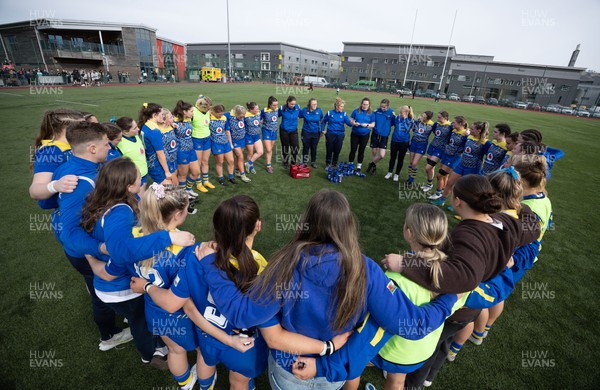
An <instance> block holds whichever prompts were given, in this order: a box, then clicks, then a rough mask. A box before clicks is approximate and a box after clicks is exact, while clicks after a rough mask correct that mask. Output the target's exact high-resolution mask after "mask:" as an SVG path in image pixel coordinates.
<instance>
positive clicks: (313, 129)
mask: <svg viewBox="0 0 600 390" xmlns="http://www.w3.org/2000/svg"><path fill="white" fill-rule="evenodd" d="M300 118H302V119H303V123H302V163H303V164H308V162H309V155H308V153H309V152H310V165H311V166H312V167H313V168H316V167H317V146H318V145H319V140H320V139H321V137H322V136H323V133H322V131H321V122H322V121H323V110H321V108H320V107H319V106H318V102H317V99H315V98H311V99H309V100H308V104H307V105H306V107H304V108H303V109H302V110H301V111H300Z"/></svg>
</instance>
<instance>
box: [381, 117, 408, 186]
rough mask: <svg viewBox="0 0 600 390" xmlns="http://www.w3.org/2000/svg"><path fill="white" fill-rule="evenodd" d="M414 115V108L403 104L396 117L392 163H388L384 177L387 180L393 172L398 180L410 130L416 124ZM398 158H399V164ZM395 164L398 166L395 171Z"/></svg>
mask: <svg viewBox="0 0 600 390" xmlns="http://www.w3.org/2000/svg"><path fill="white" fill-rule="evenodd" d="M413 116H414V114H413V110H412V108H411V107H410V106H402V107H401V108H400V115H398V116H397V117H395V118H394V133H393V134H392V143H391V151H390V163H389V165H388V173H387V174H386V175H385V176H384V177H383V178H384V179H386V180H388V179H389V178H390V177H392V172H393V175H394V179H393V180H394V181H396V182H397V181H398V178H399V175H400V170H402V165H403V164H404V156H406V152H407V151H408V144H409V142H410V132H411V130H412V128H413V126H414V124H415V121H414V119H413ZM396 159H397V160H398V163H397V164H396ZM394 166H396V170H395V171H394Z"/></svg>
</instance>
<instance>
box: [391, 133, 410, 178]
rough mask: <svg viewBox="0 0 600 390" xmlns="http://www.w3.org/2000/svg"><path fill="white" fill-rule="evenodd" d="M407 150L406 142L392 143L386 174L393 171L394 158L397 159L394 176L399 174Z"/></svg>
mask: <svg viewBox="0 0 600 390" xmlns="http://www.w3.org/2000/svg"><path fill="white" fill-rule="evenodd" d="M407 150H408V142H394V141H392V150H391V152H390V166H389V168H388V172H393V171H394V165H395V164H396V158H397V159H398V166H396V175H398V174H400V171H401V170H402V165H403V164H404V156H405V155H406V151H407Z"/></svg>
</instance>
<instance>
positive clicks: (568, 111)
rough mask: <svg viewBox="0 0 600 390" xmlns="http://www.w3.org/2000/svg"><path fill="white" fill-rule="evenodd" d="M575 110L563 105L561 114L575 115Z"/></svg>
mask: <svg viewBox="0 0 600 390" xmlns="http://www.w3.org/2000/svg"><path fill="white" fill-rule="evenodd" d="M573 112H574V111H573V109H572V108H571V107H561V109H560V113H561V114H567V115H573Z"/></svg>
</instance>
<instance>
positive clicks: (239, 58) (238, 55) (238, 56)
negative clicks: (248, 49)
mask: <svg viewBox="0 0 600 390" xmlns="http://www.w3.org/2000/svg"><path fill="white" fill-rule="evenodd" d="M234 56H235V59H236V60H243V59H244V53H235V55H234Z"/></svg>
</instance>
